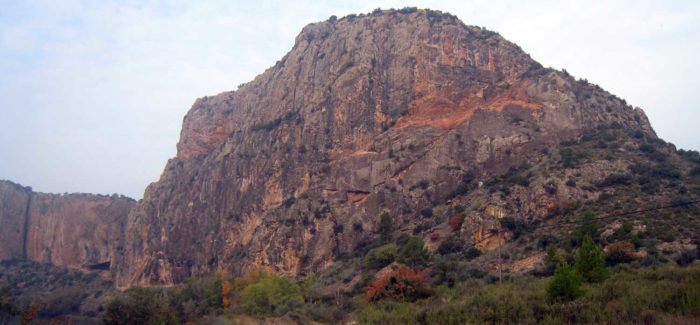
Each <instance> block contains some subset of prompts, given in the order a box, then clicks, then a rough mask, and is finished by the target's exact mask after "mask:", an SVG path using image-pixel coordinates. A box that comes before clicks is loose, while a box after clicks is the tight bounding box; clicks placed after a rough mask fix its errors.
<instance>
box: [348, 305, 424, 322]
mask: <svg viewBox="0 0 700 325" xmlns="http://www.w3.org/2000/svg"><path fill="white" fill-rule="evenodd" d="M417 318H418V311H417V310H416V308H415V307H414V306H413V305H412V304H409V303H405V302H391V301H379V302H376V303H371V304H367V305H366V306H365V307H364V308H363V309H362V311H361V312H360V319H359V321H360V324H376V325H394V324H395V325H404V324H415V323H417Z"/></svg>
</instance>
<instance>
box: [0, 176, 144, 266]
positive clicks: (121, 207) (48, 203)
mask: <svg viewBox="0 0 700 325" xmlns="http://www.w3.org/2000/svg"><path fill="white" fill-rule="evenodd" d="M135 204H136V201H134V200H132V199H130V198H127V197H123V196H115V195H113V196H105V195H92V194H65V195H60V194H45V193H35V192H32V190H31V188H28V187H22V186H20V185H17V184H14V183H11V182H8V181H0V226H1V227H0V260H9V259H29V260H33V261H37V262H41V263H50V264H53V265H55V266H59V267H69V268H85V267H88V268H89V267H91V266H95V265H97V264H101V266H99V267H100V268H106V267H108V266H109V265H110V264H111V261H112V259H113V258H114V255H113V252H115V251H117V247H116V245H119V244H121V243H122V238H123V232H124V227H125V225H126V220H127V215H128V213H129V210H130V209H131V208H132V207H133V206H134V205H135Z"/></svg>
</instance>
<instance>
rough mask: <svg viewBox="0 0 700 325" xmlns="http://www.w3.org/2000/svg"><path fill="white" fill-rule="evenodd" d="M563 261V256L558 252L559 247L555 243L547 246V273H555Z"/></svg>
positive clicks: (545, 265) (545, 266) (545, 262)
mask: <svg viewBox="0 0 700 325" xmlns="http://www.w3.org/2000/svg"><path fill="white" fill-rule="evenodd" d="M561 261H562V258H561V257H560V256H559V254H558V253H557V247H556V246H554V245H549V246H547V253H546V254H545V255H544V268H545V271H546V272H547V274H552V273H554V270H556V268H557V265H559V264H560V263H561Z"/></svg>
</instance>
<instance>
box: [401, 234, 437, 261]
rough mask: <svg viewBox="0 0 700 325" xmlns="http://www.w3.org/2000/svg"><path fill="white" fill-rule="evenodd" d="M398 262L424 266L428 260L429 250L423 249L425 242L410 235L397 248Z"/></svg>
mask: <svg viewBox="0 0 700 325" xmlns="http://www.w3.org/2000/svg"><path fill="white" fill-rule="evenodd" d="M398 260H399V262H401V263H404V264H406V265H409V266H411V267H413V268H416V267H421V266H425V265H426V264H428V261H429V260H430V252H428V250H427V249H425V243H424V242H423V240H422V239H420V238H418V237H411V238H410V239H409V240H408V241H407V242H406V244H404V245H403V247H401V249H400V250H399V258H398Z"/></svg>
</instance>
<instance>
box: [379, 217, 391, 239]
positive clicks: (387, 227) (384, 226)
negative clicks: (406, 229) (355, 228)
mask: <svg viewBox="0 0 700 325" xmlns="http://www.w3.org/2000/svg"><path fill="white" fill-rule="evenodd" d="M377 232H379V236H380V237H381V238H382V240H383V241H385V242H386V241H389V240H391V235H392V234H393V232H394V221H393V220H392V218H391V215H389V213H388V212H384V213H382V215H381V216H379V225H378V226H377Z"/></svg>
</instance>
